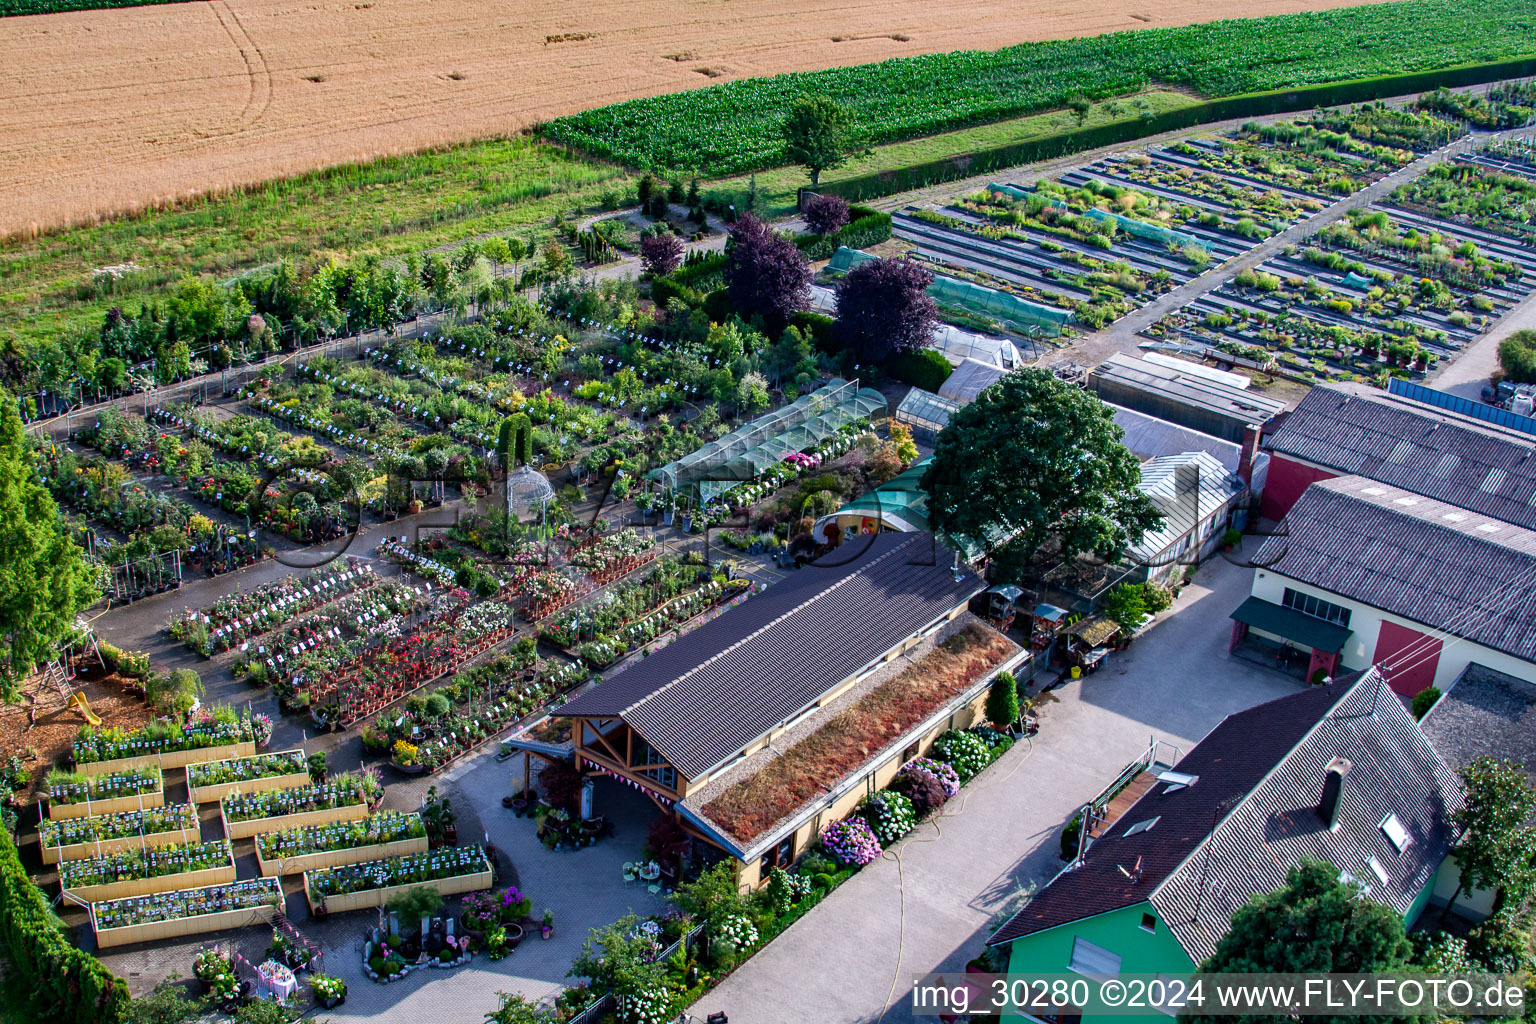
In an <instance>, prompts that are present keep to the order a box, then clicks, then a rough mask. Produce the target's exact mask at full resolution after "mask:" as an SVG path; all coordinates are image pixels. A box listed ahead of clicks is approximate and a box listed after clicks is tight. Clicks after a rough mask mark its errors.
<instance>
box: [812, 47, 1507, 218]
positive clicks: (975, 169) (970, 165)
mask: <svg viewBox="0 0 1536 1024" xmlns="http://www.w3.org/2000/svg"><path fill="white" fill-rule="evenodd" d="M1533 74H1536V57H1520V58H1515V59H1511V60H1503V61H1495V62H1492V63H1486V64H1464V65H1461V66H1459V67H1454V68H1444V69H1441V70H1439V71H1420V72H1414V73H1412V74H1404V75H1382V76H1378V77H1375V78H1361V79H1355V80H1352V81H1348V82H1332V83H1329V84H1327V85H1311V86H1304V87H1302V88H1297V89H1284V90H1276V91H1273V92H1259V93H1248V94H1246V95H1242V96H1229V97H1227V98H1225V99H1219V100H1208V101H1206V102H1204V103H1197V104H1195V105H1193V106H1189V107H1182V108H1180V109H1178V110H1168V111H1164V112H1162V113H1160V114H1151V115H1148V116H1146V117H1142V118H1138V119H1137V120H1134V121H1115V122H1111V123H1109V124H1103V125H1096V126H1094V127H1092V128H1078V129H1073V130H1071V131H1065V132H1059V133H1057V134H1055V135H1048V136H1045V137H1044V138H1039V139H1031V140H1029V141H1027V142H1015V143H1010V144H1009V145H1006V146H994V147H991V148H988V149H980V150H977V151H975V152H974V153H966V154H963V155H961V156H954V157H947V158H945V159H943V160H930V161H927V162H925V163H920V164H912V165H910V166H907V167H901V168H897V169H895V170H889V171H875V172H872V173H869V174H863V175H859V176H858V177H855V178H846V179H844V180H842V181H835V182H823V183H822V185H821V186H820V188H819V191H820V192H822V193H823V194H835V195H840V196H842V197H843V198H844V199H847V200H849V201H855V200H864V199H874V198H877V197H880V196H889V195H895V194H897V193H899V192H909V191H912V190H913V189H919V188H926V187H928V186H929V185H937V184H942V183H943V182H946V181H957V180H959V179H961V178H969V177H973V176H975V175H978V174H986V173H988V172H991V171H1000V170H1004V169H1006V168H1010V167H1019V166H1022V165H1024V164H1033V163H1039V162H1041V161H1044V160H1053V159H1055V158H1057V157H1062V156H1068V155H1070V154H1072V153H1081V152H1084V151H1085V150H1090V149H1098V148H1099V147H1101V146H1114V145H1119V144H1121V143H1125V142H1133V141H1135V140H1137V139H1144V138H1147V137H1148V136H1152V135H1158V134H1161V133H1163V132H1170V131H1180V130H1182V129H1185V128H1193V127H1195V126H1197V125H1202V124H1210V123H1212V122H1215V121H1227V120H1232V119H1236V118H1246V117H1263V116H1265V115H1269V114H1290V113H1300V112H1302V111H1305V110H1311V109H1314V108H1317V107H1331V106H1338V105H1340V104H1345V103H1364V102H1367V101H1370V100H1379V99H1387V98H1390V97H1394V96H1406V95H1410V94H1412V93H1417V92H1425V91H1428V90H1430V89H1437V88H1440V87H1441V86H1445V87H1447V88H1454V87H1457V86H1467V85H1481V84H1484V83H1487V82H1498V81H1502V80H1504V79H1508V78H1523V77H1526V76H1529V75H1533ZM852 226H853V225H851V224H850V225H849V227H850V228H851V227H852ZM845 244H851V243H845Z"/></svg>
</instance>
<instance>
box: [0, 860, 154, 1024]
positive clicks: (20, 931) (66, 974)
mask: <svg viewBox="0 0 1536 1024" xmlns="http://www.w3.org/2000/svg"><path fill="white" fill-rule="evenodd" d="M54 920H55V918H54V917H53V916H52V914H51V913H50V912H49V909H48V901H47V900H45V899H44V898H43V894H42V891H41V890H39V889H38V887H37V886H35V885H33V884H32V880H31V879H30V878H28V877H27V873H26V871H25V870H24V869H23V868H22V866H21V858H20V857H19V856H17V853H16V844H15V843H14V842H12V840H11V837H10V836H8V835H3V834H0V939H3V943H0V944H3V946H4V948H5V953H6V957H7V961H8V962H7V963H6V965H5V971H6V974H7V975H9V978H10V980H12V981H13V982H14V983H15V984H14V985H13V986H12V988H13V989H14V990H15V991H17V992H27V993H30V995H31V1000H32V1009H33V1010H34V1011H35V1012H36V1014H37V1016H38V1019H39V1020H41V1019H43V1018H44V1017H46V1018H48V1019H49V1020H50V1021H53V1022H54V1024H103V1022H110V1021H115V1020H117V1019H118V1018H119V1017H120V1016H121V1015H122V1013H123V1009H124V1008H125V1007H126V1006H127V1005H128V1001H129V1000H128V983H127V982H125V981H124V980H123V979H122V978H119V977H117V976H116V975H114V974H113V973H112V972H111V971H109V970H107V969H106V968H105V967H103V966H102V964H101V961H100V960H97V959H96V958H95V957H93V956H91V955H90V954H89V953H86V952H83V951H81V950H79V949H76V948H75V947H74V946H72V945H70V942H69V939H68V938H67V937H65V935H64V934H63V933H61V932H60V931H59V930H58V929H57V928H55V927H54V926H53V923H52V922H53V921H54Z"/></svg>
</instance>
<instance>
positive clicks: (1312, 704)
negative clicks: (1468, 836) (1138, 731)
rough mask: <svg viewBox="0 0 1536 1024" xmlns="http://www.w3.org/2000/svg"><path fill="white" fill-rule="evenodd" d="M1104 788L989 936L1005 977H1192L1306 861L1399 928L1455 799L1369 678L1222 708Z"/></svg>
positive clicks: (1409, 723) (1426, 886)
mask: <svg viewBox="0 0 1536 1024" xmlns="http://www.w3.org/2000/svg"><path fill="white" fill-rule="evenodd" d="M1113 790H1114V791H1112V792H1111V791H1106V793H1104V794H1101V795H1100V797H1099V798H1098V799H1096V800H1095V801H1094V802H1093V803H1092V804H1091V805H1089V808H1085V812H1086V814H1087V819H1088V822H1089V824H1088V828H1087V832H1088V835H1089V836H1090V837H1092V838H1090V839H1089V840H1088V841H1087V842H1086V844H1085V845H1086V851H1085V852H1083V853H1082V854H1081V856H1080V857H1079V858H1078V859H1077V860H1076V861H1075V862H1074V863H1072V864H1071V865H1069V866H1068V867H1067V868H1066V869H1065V870H1063V871H1062V873H1061V874H1059V875H1057V877H1056V878H1055V879H1053V880H1052V881H1051V882H1050V883H1049V884H1048V885H1046V886H1045V887H1044V888H1042V889H1041V890H1040V891H1039V892H1038V893H1036V894H1035V895H1034V897H1033V898H1031V899H1030V900H1029V901H1028V902H1027V903H1026V904H1025V905H1024V906H1023V908H1022V909H1021V910H1019V912H1018V913H1017V914H1015V915H1014V916H1013V917H1012V918H1011V919H1010V920H1009V921H1008V922H1007V923H1005V924H1004V925H1003V926H1002V927H1001V928H1000V929H998V931H997V932H996V934H994V935H993V937H992V938H991V939H990V940H989V944H990V945H992V946H994V947H1003V948H1004V949H1006V950H1007V953H1008V956H1009V964H1010V967H1009V970H1010V971H1012V972H1016V973H1021V974H1022V973H1029V974H1040V973H1051V972H1056V971H1068V970H1072V971H1079V972H1082V973H1088V974H1100V973H1103V974H1114V973H1138V974H1139V973H1148V974H1151V973H1174V972H1184V971H1190V970H1193V969H1194V968H1195V967H1196V966H1197V965H1198V964H1199V963H1200V962H1201V961H1203V960H1204V959H1206V958H1207V957H1209V956H1210V955H1211V954H1212V953H1213V952H1214V951H1215V949H1216V946H1217V943H1219V942H1220V940H1221V938H1222V936H1223V935H1225V934H1226V931H1227V929H1228V927H1229V926H1230V920H1231V916H1232V913H1233V912H1234V911H1235V910H1237V908H1238V907H1240V906H1242V905H1243V904H1244V903H1246V902H1247V901H1248V900H1249V899H1250V898H1251V897H1253V896H1255V895H1258V894H1260V893H1265V892H1271V891H1273V890H1275V889H1278V888H1280V887H1282V886H1283V885H1284V884H1285V877H1286V873H1287V871H1289V869H1290V868H1291V867H1292V866H1293V865H1295V864H1296V863H1297V862H1298V861H1299V860H1300V859H1301V858H1303V857H1311V858H1315V859H1319V860H1323V861H1327V862H1328V863H1330V864H1332V865H1333V866H1334V867H1336V868H1338V869H1339V872H1340V875H1341V877H1343V878H1346V879H1347V880H1352V881H1353V883H1354V884H1356V885H1358V886H1359V888H1360V892H1361V895H1362V896H1364V897H1365V898H1367V899H1371V900H1374V901H1376V902H1378V903H1381V904H1382V905H1384V906H1387V907H1390V908H1392V910H1393V911H1395V912H1396V913H1398V914H1399V915H1401V916H1402V918H1403V919H1404V921H1405V922H1407V923H1410V924H1411V923H1412V922H1413V921H1414V920H1415V919H1416V918H1417V917H1418V915H1419V914H1420V913H1422V911H1423V910H1424V908H1425V907H1426V906H1427V905H1428V904H1429V901H1430V899H1431V895H1432V893H1433V891H1434V887H1435V881H1436V878H1437V874H1438V872H1439V870H1440V867H1441V864H1442V862H1443V861H1444V860H1445V858H1446V855H1447V853H1448V852H1449V851H1450V849H1451V847H1452V845H1453V842H1454V840H1455V834H1454V831H1453V826H1452V823H1451V821H1450V818H1449V815H1450V814H1451V812H1452V811H1453V810H1454V809H1455V808H1456V807H1457V806H1459V804H1460V801H1461V796H1460V787H1459V784H1458V782H1457V779H1456V776H1455V774H1454V773H1453V772H1452V771H1451V769H1450V767H1449V766H1448V765H1447V764H1446V763H1445V761H1444V760H1443V759H1442V758H1441V757H1440V756H1439V755H1438V754H1436V752H1435V751H1434V749H1433V748H1432V747H1431V746H1430V744H1429V742H1428V740H1426V739H1425V737H1424V735H1423V733H1421V732H1420V731H1419V728H1418V726H1417V724H1416V723H1415V722H1414V720H1413V718H1412V717H1411V716H1410V715H1409V714H1408V712H1407V710H1406V709H1405V708H1404V707H1403V704H1402V702H1401V701H1399V700H1398V699H1397V698H1396V697H1395V696H1394V695H1393V694H1392V692H1391V691H1390V690H1389V689H1388V688H1387V686H1386V685H1385V683H1384V681H1383V680H1382V679H1381V677H1380V676H1379V675H1378V674H1377V673H1375V672H1368V673H1366V674H1365V675H1364V676H1362V677H1360V678H1359V679H1358V680H1356V681H1355V682H1353V683H1337V684H1333V685H1329V686H1318V687H1312V688H1309V689H1307V690H1305V691H1302V692H1300V693H1296V694H1294V695H1292V696H1289V697H1282V698H1280V699H1278V700H1273V701H1269V702H1268V703H1265V704H1261V705H1259V706H1257V707H1254V708H1250V709H1248V710H1247V711H1242V712H1239V713H1237V714H1234V715H1229V716H1228V717H1227V718H1226V719H1224V720H1223V721H1222V722H1221V723H1220V724H1219V725H1217V726H1216V728H1215V729H1213V730H1211V732H1210V734H1209V735H1207V736H1206V737H1205V739H1203V740H1201V741H1200V743H1198V744H1196V745H1195V747H1194V749H1192V750H1190V751H1189V753H1188V754H1186V755H1185V756H1184V757H1182V758H1179V759H1178V760H1177V763H1174V764H1171V765H1168V764H1160V763H1158V762H1157V761H1156V760H1155V758H1154V756H1152V752H1149V755H1148V756H1147V757H1146V758H1144V759H1143V760H1142V761H1141V762H1139V763H1138V764H1136V765H1133V766H1132V769H1131V770H1130V771H1128V772H1127V773H1125V774H1123V775H1122V776H1121V778H1120V779H1119V780H1118V781H1117V785H1116V786H1115V787H1113ZM1137 792H1139V793H1140V796H1139V797H1138V798H1136V799H1135V800H1134V802H1130V801H1127V800H1125V799H1124V798H1123V794H1126V793H1137ZM1117 796H1119V797H1121V799H1118V800H1117V799H1116V797H1117ZM1123 805H1128V806H1124V809H1123V810H1121V807H1122V806H1123ZM1116 812H1118V813H1116Z"/></svg>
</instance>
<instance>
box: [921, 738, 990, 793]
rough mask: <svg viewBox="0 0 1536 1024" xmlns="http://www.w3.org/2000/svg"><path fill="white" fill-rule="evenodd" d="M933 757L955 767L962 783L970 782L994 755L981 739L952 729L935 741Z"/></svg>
mask: <svg viewBox="0 0 1536 1024" xmlns="http://www.w3.org/2000/svg"><path fill="white" fill-rule="evenodd" d="M933 756H934V757H936V758H938V759H939V760H941V761H945V762H947V763H948V764H950V765H951V766H953V767H954V769H955V773H956V774H958V775H959V776H960V781H961V782H969V781H970V780H971V777H972V776H973V775H975V774H976V773H977V772H979V771H981V770H982V769H983V768H985V767H986V766H987V765H988V764H990V763H991V762H992V755H991V753H990V752H989V751H988V750H987V745H986V744H985V743H983V742H982V741H981V738H980V737H979V736H977V735H976V734H975V733H973V732H963V731H961V730H959V729H951V730H950V731H949V732H946V733H945V734H944V735H942V736H940V737H939V738H938V739H936V740H934V741H933Z"/></svg>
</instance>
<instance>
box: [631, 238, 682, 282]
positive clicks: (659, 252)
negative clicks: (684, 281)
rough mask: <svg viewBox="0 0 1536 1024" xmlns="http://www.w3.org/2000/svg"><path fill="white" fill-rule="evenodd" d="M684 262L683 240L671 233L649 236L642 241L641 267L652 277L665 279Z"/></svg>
mask: <svg viewBox="0 0 1536 1024" xmlns="http://www.w3.org/2000/svg"><path fill="white" fill-rule="evenodd" d="M682 262H683V243H682V240H681V239H679V238H678V237H677V236H676V235H674V234H672V233H671V232H666V233H664V234H660V235H648V236H646V237H645V238H642V239H641V240H640V265H641V266H642V267H644V268H645V272H646V273H647V274H650V275H651V276H652V277H665V276H667V275H668V274H670V273H672V271H674V270H676V269H677V268H678V267H679V266H680V265H682Z"/></svg>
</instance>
